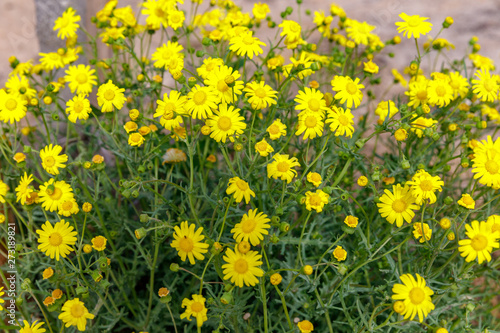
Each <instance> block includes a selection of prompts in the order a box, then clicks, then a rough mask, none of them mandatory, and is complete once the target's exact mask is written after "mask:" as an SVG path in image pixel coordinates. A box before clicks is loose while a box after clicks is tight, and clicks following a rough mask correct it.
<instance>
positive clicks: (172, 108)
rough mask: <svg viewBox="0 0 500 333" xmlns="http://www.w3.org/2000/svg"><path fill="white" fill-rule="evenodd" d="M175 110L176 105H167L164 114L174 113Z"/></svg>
mask: <svg viewBox="0 0 500 333" xmlns="http://www.w3.org/2000/svg"><path fill="white" fill-rule="evenodd" d="M174 110H175V104H174V103H166V104H165V106H164V109H163V113H172V112H173V111H174Z"/></svg>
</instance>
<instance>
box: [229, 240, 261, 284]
mask: <svg viewBox="0 0 500 333" xmlns="http://www.w3.org/2000/svg"><path fill="white" fill-rule="evenodd" d="M223 259H224V261H225V262H226V264H224V265H222V269H223V271H222V273H223V275H224V280H230V281H231V283H234V284H235V285H237V286H238V287H240V288H242V287H243V284H245V285H246V286H255V285H256V284H257V283H259V280H258V279H257V277H261V276H264V271H263V270H262V269H261V268H260V267H259V266H260V265H262V261H261V260H262V256H261V255H260V254H258V252H257V251H248V252H247V253H245V254H242V253H240V252H239V251H238V250H236V251H233V250H231V249H229V248H228V249H227V250H226V253H225V255H224V257H223Z"/></svg>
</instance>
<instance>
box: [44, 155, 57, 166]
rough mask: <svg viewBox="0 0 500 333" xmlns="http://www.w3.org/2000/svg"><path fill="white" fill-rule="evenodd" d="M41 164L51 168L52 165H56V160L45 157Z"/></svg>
mask: <svg viewBox="0 0 500 333" xmlns="http://www.w3.org/2000/svg"><path fill="white" fill-rule="evenodd" d="M43 163H44V164H45V165H46V166H47V167H49V168H50V167H53V166H54V164H56V159H55V158H54V157H52V156H47V157H45V158H44V159H43Z"/></svg>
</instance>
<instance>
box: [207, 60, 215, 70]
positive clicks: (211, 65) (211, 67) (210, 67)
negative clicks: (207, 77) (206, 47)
mask: <svg viewBox="0 0 500 333" xmlns="http://www.w3.org/2000/svg"><path fill="white" fill-rule="evenodd" d="M214 68H215V63H213V62H211V63H209V64H208V65H207V66H206V67H205V69H206V70H207V72H211V71H212V70H213V69H214Z"/></svg>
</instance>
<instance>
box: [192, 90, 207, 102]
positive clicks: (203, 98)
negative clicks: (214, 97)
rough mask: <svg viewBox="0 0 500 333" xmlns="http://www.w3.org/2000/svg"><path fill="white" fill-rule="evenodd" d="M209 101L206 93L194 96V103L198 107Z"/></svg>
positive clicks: (197, 93) (198, 92)
mask: <svg viewBox="0 0 500 333" xmlns="http://www.w3.org/2000/svg"><path fill="white" fill-rule="evenodd" d="M206 100H207V94H206V93H205V92H204V91H201V90H200V91H197V92H195V93H194V95H193V101H194V104H196V105H202V104H203V103H205V101H206Z"/></svg>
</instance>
